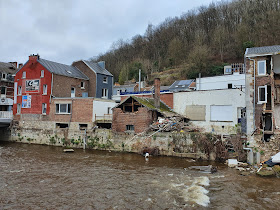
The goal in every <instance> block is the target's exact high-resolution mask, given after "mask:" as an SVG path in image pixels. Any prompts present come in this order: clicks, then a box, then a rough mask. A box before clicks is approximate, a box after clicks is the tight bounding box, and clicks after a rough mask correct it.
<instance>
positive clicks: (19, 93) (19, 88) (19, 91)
mask: <svg viewBox="0 0 280 210" xmlns="http://www.w3.org/2000/svg"><path fill="white" fill-rule="evenodd" d="M18 95H19V96H21V86H18Z"/></svg>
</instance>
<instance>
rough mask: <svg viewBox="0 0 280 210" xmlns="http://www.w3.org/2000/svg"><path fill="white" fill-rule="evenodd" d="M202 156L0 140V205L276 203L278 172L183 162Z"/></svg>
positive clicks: (221, 206)
mask: <svg viewBox="0 0 280 210" xmlns="http://www.w3.org/2000/svg"><path fill="white" fill-rule="evenodd" d="M208 164H209V163H208V162H199V163H194V162H189V161H188V160H187V159H181V158H172V157H150V158H149V161H145V158H144V157H142V156H140V155H137V154H124V153H114V152H106V151H92V150H87V151H83V150H78V149H77V150H75V152H74V153H63V152H62V148H60V147H50V146H42V145H28V144H17V143H3V142H0V209H191V208H194V209H204V208H212V209H277V208H279V204H280V187H279V186H280V179H277V178H272V179H264V178H260V177H256V176H254V175H252V176H246V177H244V176H240V175H239V174H238V173H237V172H236V171H235V170H233V169H228V168H227V167H224V166H223V165H218V167H219V171H218V173H215V174H204V173H201V172H196V171H191V170H188V169H186V167H188V166H191V165H208ZM212 164H213V163H212Z"/></svg>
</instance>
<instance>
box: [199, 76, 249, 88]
mask: <svg viewBox="0 0 280 210" xmlns="http://www.w3.org/2000/svg"><path fill="white" fill-rule="evenodd" d="M228 84H232V88H236V86H237V87H238V88H240V86H241V85H242V86H243V88H244V86H245V74H239V73H234V74H232V75H223V76H215V77H202V78H200V79H199V78H196V90H218V89H228Z"/></svg>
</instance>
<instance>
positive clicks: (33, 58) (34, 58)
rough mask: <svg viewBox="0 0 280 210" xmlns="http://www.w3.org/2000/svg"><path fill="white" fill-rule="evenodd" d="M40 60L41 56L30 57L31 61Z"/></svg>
mask: <svg viewBox="0 0 280 210" xmlns="http://www.w3.org/2000/svg"><path fill="white" fill-rule="evenodd" d="M39 58H40V56H39V54H37V55H35V54H33V55H30V56H29V60H30V61H37V60H38V59H39Z"/></svg>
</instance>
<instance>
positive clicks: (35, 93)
mask: <svg viewBox="0 0 280 210" xmlns="http://www.w3.org/2000/svg"><path fill="white" fill-rule="evenodd" d="M88 80H89V79H88V77H87V76H86V75H85V74H84V73H82V72H81V71H80V70H79V69H78V68H76V67H74V66H68V65H64V64H60V63H56V62H52V61H48V60H45V59H42V58H40V57H39V55H31V56H29V60H28V61H27V62H26V63H25V64H24V65H23V67H22V68H20V69H19V70H18V72H17V73H16V76H15V80H14V88H15V99H14V105H15V106H14V107H13V114H14V115H15V119H17V120H19V119H20V117H19V116H20V115H21V114H40V115H49V112H50V104H51V100H52V98H54V97H68V98H74V97H83V96H84V97H86V96H87V95H88ZM57 108H58V109H61V110H58V111H59V112H62V113H63V112H65V113H67V112H68V111H69V110H67V109H70V107H67V106H57Z"/></svg>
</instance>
